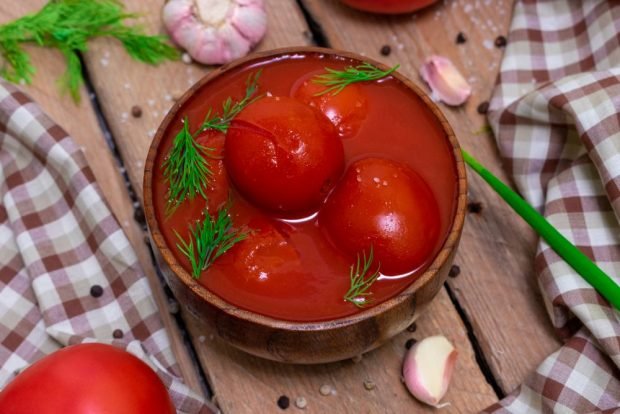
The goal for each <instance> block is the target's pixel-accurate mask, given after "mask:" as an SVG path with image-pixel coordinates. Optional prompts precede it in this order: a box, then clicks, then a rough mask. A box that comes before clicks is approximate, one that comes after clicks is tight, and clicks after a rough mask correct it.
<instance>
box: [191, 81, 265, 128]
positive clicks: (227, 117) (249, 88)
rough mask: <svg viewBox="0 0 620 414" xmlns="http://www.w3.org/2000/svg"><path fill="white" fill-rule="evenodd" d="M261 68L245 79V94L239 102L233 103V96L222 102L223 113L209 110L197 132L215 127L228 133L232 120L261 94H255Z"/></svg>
mask: <svg viewBox="0 0 620 414" xmlns="http://www.w3.org/2000/svg"><path fill="white" fill-rule="evenodd" d="M260 74H261V70H258V71H256V72H254V73H252V74H250V76H248V78H247V79H246V81H245V85H246V89H245V96H244V97H243V99H241V100H240V101H238V102H235V103H233V101H232V98H230V97H229V98H228V99H226V100H225V101H224V103H223V104H222V114H221V115H215V116H214V115H212V111H211V110H209V111H208V112H207V115H206V116H205V120H204V121H203V122H202V125H200V129H199V130H198V132H197V134H199V133H201V132H203V131H206V130H208V129H215V130H218V131H220V132H223V133H226V132H227V131H228V127H229V126H230V122H231V121H232V120H233V118H234V117H235V116H237V114H239V112H241V111H242V110H243V108H245V107H246V106H248V105H249V104H251V103H252V102H254V101H255V100H257V99H259V98H260V97H261V96H260V95H259V96H255V94H256V91H258V78H259V77H260Z"/></svg>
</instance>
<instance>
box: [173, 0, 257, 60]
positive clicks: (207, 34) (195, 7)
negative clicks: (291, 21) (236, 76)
mask: <svg viewBox="0 0 620 414" xmlns="http://www.w3.org/2000/svg"><path fill="white" fill-rule="evenodd" d="M162 16H163V20H164V24H165V26H166V29H167V30H168V33H169V34H170V37H171V38H172V40H174V42H175V43H176V44H178V45H179V46H181V47H182V48H184V49H185V50H186V51H187V53H189V55H190V56H191V57H192V58H193V59H194V60H195V61H197V62H200V63H204V64H207V65H215V64H224V63H228V62H230V61H232V60H235V59H237V58H240V57H243V56H245V55H247V54H248V52H249V51H250V50H251V49H252V48H253V47H254V46H255V45H256V44H257V43H258V42H259V41H260V40H261V39H262V38H263V36H264V35H265V32H266V31H267V14H266V13H265V8H264V4H263V0H170V1H168V3H166V5H165V6H164V9H163V12H162Z"/></svg>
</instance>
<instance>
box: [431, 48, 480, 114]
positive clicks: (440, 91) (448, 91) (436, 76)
mask: <svg viewBox="0 0 620 414" xmlns="http://www.w3.org/2000/svg"><path fill="white" fill-rule="evenodd" d="M420 74H421V75H422V79H424V81H425V82H426V83H428V85H429V86H430V87H431V91H432V93H433V99H435V100H439V101H442V102H444V103H446V104H448V105H452V106H458V105H461V104H462V103H464V102H465V101H466V100H467V98H469V95H471V86H470V85H469V83H468V82H467V81H466V80H465V78H464V77H463V75H461V73H460V72H459V70H458V69H457V68H456V66H454V64H453V63H452V62H451V61H450V59H448V58H445V57H443V56H437V55H434V56H431V57H429V58H428V59H426V62H424V65H422V68H421V69H420Z"/></svg>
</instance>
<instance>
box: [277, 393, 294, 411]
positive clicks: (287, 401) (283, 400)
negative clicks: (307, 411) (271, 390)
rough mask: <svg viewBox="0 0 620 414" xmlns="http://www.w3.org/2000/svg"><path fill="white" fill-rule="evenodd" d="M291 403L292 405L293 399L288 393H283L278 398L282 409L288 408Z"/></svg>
mask: <svg viewBox="0 0 620 414" xmlns="http://www.w3.org/2000/svg"><path fill="white" fill-rule="evenodd" d="M289 405H291V400H290V399H289V398H288V397H287V396H286V395H282V396H281V397H280V398H278V407H280V408H281V409H283V410H286V409H287V408H288V406H289Z"/></svg>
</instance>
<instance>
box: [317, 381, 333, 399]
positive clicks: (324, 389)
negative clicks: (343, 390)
mask: <svg viewBox="0 0 620 414" xmlns="http://www.w3.org/2000/svg"><path fill="white" fill-rule="evenodd" d="M333 391H334V389H333V388H332V386H331V385H329V384H323V385H321V388H319V392H320V393H321V395H324V396H327V395H330V394H332V393H333Z"/></svg>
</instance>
